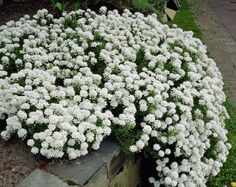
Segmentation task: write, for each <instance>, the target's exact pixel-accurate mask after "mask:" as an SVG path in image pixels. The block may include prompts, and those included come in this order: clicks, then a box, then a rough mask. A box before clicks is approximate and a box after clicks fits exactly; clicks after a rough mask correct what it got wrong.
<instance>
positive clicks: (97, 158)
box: [47, 141, 121, 185]
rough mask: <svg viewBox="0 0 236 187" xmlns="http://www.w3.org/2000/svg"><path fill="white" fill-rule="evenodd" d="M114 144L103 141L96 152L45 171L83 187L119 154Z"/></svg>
mask: <svg viewBox="0 0 236 187" xmlns="http://www.w3.org/2000/svg"><path fill="white" fill-rule="evenodd" d="M120 151H121V149H120V146H118V145H117V144H116V143H114V142H111V141H104V142H103V143H102V144H101V147H100V149H99V150H97V151H91V152H90V153H89V154H88V155H86V156H84V157H81V158H78V159H76V160H73V161H69V162H61V163H60V162H57V163H53V164H49V165H47V170H48V171H49V172H51V173H52V174H54V175H57V176H59V177H60V178H62V179H63V180H67V181H71V182H73V183H76V184H80V185H83V184H85V183H86V182H87V181H89V179H90V178H91V177H92V176H93V175H94V174H95V173H96V172H97V171H99V170H100V169H101V168H102V167H103V165H104V164H105V163H106V164H108V165H110V162H111V160H112V158H114V157H115V156H117V155H118V154H119V153H120Z"/></svg>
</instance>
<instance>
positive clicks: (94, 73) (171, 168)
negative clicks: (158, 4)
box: [0, 2, 230, 186]
mask: <svg viewBox="0 0 236 187" xmlns="http://www.w3.org/2000/svg"><path fill="white" fill-rule="evenodd" d="M27 3H28V2H27ZM7 5H8V4H5V5H4V6H7ZM9 5H10V4H9ZM94 9H96V7H94ZM50 11H51V10H49V12H50ZM24 14H31V13H27V12H24ZM56 16H57V17H58V16H59V15H56ZM62 16H63V17H62V18H60V19H55V20H54V19H53V16H52V15H50V14H48V12H47V10H45V9H44V10H41V11H38V13H37V15H36V16H35V17H34V20H29V17H28V16H25V18H23V19H21V22H18V23H16V24H14V22H9V23H8V24H7V26H5V27H2V28H1V29H2V30H1V32H0V34H1V35H0V36H1V37H2V38H4V40H2V41H1V43H0V44H1V48H2V50H1V53H2V56H1V60H2V65H1V67H0V68H1V77H2V78H1V81H2V83H3V84H2V90H0V91H1V92H0V96H1V103H0V104H1V105H2V106H5V108H1V111H0V112H1V113H0V117H1V118H2V119H3V118H6V121H7V125H6V129H4V131H2V132H1V136H2V138H3V139H5V140H8V139H10V138H11V136H13V141H14V136H15V135H16V136H17V135H18V137H19V138H22V139H24V141H25V142H27V144H28V146H30V147H31V152H32V153H34V154H41V155H43V156H44V157H46V158H49V159H51V158H62V157H66V158H70V159H75V158H77V157H80V156H83V155H86V154H87V153H88V151H90V150H92V149H94V150H97V149H98V148H99V146H100V143H101V142H102V140H103V138H105V137H106V136H109V135H112V136H114V137H115V138H116V139H117V141H118V142H119V143H120V144H121V145H122V147H123V148H124V150H126V151H128V152H132V153H135V152H141V151H142V152H143V153H144V155H146V156H147V157H152V158H153V159H155V161H156V163H157V167H156V171H155V173H153V174H152V175H151V176H153V177H151V178H150V183H154V184H155V185H172V186H176V185H178V184H179V186H185V185H187V186H194V184H198V185H201V186H204V185H205V183H206V181H207V179H208V177H209V176H212V175H213V176H214V175H216V174H217V173H218V172H219V170H220V167H222V165H223V163H224V162H225V160H226V156H227V155H228V150H229V148H230V145H229V144H228V143H227V137H226V134H227V131H226V130H225V129H224V127H225V122H224V121H225V119H226V118H228V114H227V112H226V110H225V107H224V105H223V104H224V102H225V101H226V100H225V99H226V98H225V95H224V93H223V82H222V77H221V75H220V72H219V70H218V68H217V67H216V66H215V63H214V61H213V60H212V59H210V58H209V57H208V56H207V51H206V49H205V46H204V45H203V44H202V43H201V41H200V40H199V39H196V38H194V37H193V33H192V32H184V31H183V30H181V29H178V28H176V27H175V26H174V27H173V28H169V27H168V26H167V25H162V24H161V23H160V22H159V21H158V20H157V17H156V16H154V15H150V16H147V17H145V16H144V15H142V14H139V13H136V14H132V13H131V12H130V11H128V10H126V11H125V12H124V14H122V15H120V14H119V13H118V11H114V12H109V13H107V10H106V8H105V7H102V8H101V9H100V13H99V14H96V13H94V12H91V11H90V10H87V12H83V11H76V12H70V13H68V14H66V13H65V14H62ZM6 21H7V20H6ZM88 23H89V24H88ZM87 24H88V25H87ZM114 25H115V27H114ZM25 28H26V29H25ZM58 28H59V29H58ZM85 31H86V32H85ZM9 33H11V34H9ZM57 33H59V35H58V34H57ZM123 33H126V34H123ZM134 33H135V34H134ZM116 39H117V40H116ZM120 39H121V40H120ZM9 41H10V42H9ZM68 41H69V42H68ZM11 42H13V43H14V45H8V44H9V43H11ZM15 42H16V43H15ZM17 42H19V43H17ZM59 46H63V47H59ZM12 49H13V50H12ZM1 53H0V54H1ZM39 54H40V55H39ZM35 59H37V60H35ZM113 60H114V63H113ZM42 62H43V63H42ZM208 85H214V86H212V87H211V86H208ZM6 93H7V94H6ZM9 95H11V96H10V97H9ZM127 137H128V138H127ZM25 139H26V140H25ZM23 150H24V149H23ZM26 154H27V151H26ZM3 156H4V155H3ZM27 160H29V159H27ZM21 162H23V163H24V162H25V160H23V161H21ZM34 163H37V161H36V162H34V158H33V160H32V164H33V165H32V166H31V165H29V170H30V169H31V168H34V167H35V166H34ZM36 165H37V164H36ZM13 167H14V166H9V168H11V170H12V168H13ZM206 167H207V170H206ZM14 170H15V169H14V168H13V170H12V171H14ZM27 171H28V170H27Z"/></svg>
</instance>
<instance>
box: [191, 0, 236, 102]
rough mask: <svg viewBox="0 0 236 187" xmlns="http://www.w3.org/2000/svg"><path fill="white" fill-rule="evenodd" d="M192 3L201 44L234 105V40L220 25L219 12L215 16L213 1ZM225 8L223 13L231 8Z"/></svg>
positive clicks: (235, 82) (205, 0) (235, 62)
mask: <svg viewBox="0 0 236 187" xmlns="http://www.w3.org/2000/svg"><path fill="white" fill-rule="evenodd" d="M227 1H228V0H227ZM234 1H235V0H234ZM193 2H194V1H193V0H190V4H191V9H192V12H193V13H194V15H195V18H196V21H197V24H198V25H199V27H200V29H201V31H202V39H203V42H204V43H205V44H206V46H207V48H208V50H209V51H210V53H211V55H212V56H213V58H214V60H215V62H216V63H217V66H218V67H219V69H220V71H221V73H222V75H223V78H224V83H225V87H226V92H228V95H229V96H230V97H231V99H232V100H233V101H234V103H236V40H235V39H234V38H233V35H232V34H231V32H230V30H229V28H227V27H226V26H225V25H224V24H222V21H223V19H226V18H223V16H222V18H221V19H219V16H220V12H218V13H217V14H218V16H217V15H216V12H217V11H218V8H216V5H215V4H214V2H215V1H214V2H213V0H199V2H196V0H195V3H193ZM220 2H221V3H222V2H225V0H217V1H216V3H220ZM212 4H214V6H215V8H213V7H212V6H213V5H212ZM218 6H220V4H218ZM227 6H228V7H225V8H224V12H227V10H228V11H230V9H231V8H232V7H230V6H231V4H230V3H228V4H227ZM224 14H226V13H224ZM228 14H232V13H228ZM235 14H236V12H235ZM222 15H223V14H222ZM235 18H236V17H235ZM235 18H234V21H233V19H232V20H231V24H234V25H236V19H235ZM231 31H233V28H231ZM235 34H236V33H235Z"/></svg>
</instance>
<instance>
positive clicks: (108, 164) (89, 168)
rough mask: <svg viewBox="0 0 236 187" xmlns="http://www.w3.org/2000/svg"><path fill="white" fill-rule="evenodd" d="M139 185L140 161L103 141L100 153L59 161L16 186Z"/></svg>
mask: <svg viewBox="0 0 236 187" xmlns="http://www.w3.org/2000/svg"><path fill="white" fill-rule="evenodd" d="M137 158H138V157H137ZM139 182H140V160H139V159H135V157H134V156H127V155H126V154H125V153H124V152H123V151H122V150H121V148H120V146H119V145H117V144H116V143H114V142H112V141H109V140H105V141H104V142H103V143H102V144H101V147H100V149H99V150H97V151H90V152H89V154H88V155H86V156H84V157H82V158H78V159H76V160H72V161H69V160H58V161H56V162H51V163H49V164H47V165H46V167H45V170H39V169H37V170H35V171H34V172H32V173H31V174H30V175H29V176H28V177H27V178H26V179H25V180H24V181H22V183H20V184H19V185H18V186H17V187H31V186H32V187H71V186H76V187H77V186H79V187H82V186H83V187H118V186H120V187H121V186H122V187H137V185H138V184H139Z"/></svg>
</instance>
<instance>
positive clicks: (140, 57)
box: [135, 49, 149, 73]
mask: <svg viewBox="0 0 236 187" xmlns="http://www.w3.org/2000/svg"><path fill="white" fill-rule="evenodd" d="M148 62H149V61H148V60H146V59H145V52H144V49H140V50H139V51H138V53H137V57H136V61H135V63H136V64H137V71H138V72H139V73H140V72H142V69H143V68H144V67H147V65H148Z"/></svg>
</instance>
